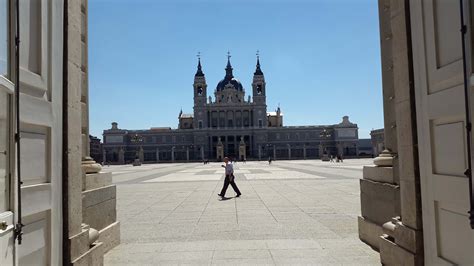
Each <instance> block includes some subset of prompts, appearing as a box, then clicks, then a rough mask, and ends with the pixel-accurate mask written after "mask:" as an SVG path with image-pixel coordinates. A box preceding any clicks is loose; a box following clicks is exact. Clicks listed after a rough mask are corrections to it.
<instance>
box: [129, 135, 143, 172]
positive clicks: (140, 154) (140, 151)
mask: <svg viewBox="0 0 474 266" xmlns="http://www.w3.org/2000/svg"><path fill="white" fill-rule="evenodd" d="M130 141H131V142H132V143H133V144H141V143H143V137H142V136H140V135H138V134H135V135H133V136H132V137H131V138H130ZM141 159H143V148H142V146H141V145H140V147H139V148H138V151H137V152H136V153H135V160H134V161H133V166H140V165H142V160H141Z"/></svg>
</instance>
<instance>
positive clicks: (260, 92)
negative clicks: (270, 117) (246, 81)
mask: <svg viewBox="0 0 474 266" xmlns="http://www.w3.org/2000/svg"><path fill="white" fill-rule="evenodd" d="M252 89H253V102H254V103H255V104H258V105H260V104H261V105H265V104H266V98H267V97H266V91H265V77H264V76H263V72H262V69H260V54H259V52H258V51H257V68H256V69H255V72H254V73H253V82H252Z"/></svg>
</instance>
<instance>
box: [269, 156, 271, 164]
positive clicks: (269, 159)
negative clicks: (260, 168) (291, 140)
mask: <svg viewBox="0 0 474 266" xmlns="http://www.w3.org/2000/svg"><path fill="white" fill-rule="evenodd" d="M268 164H272V157H271V156H270V157H268Z"/></svg>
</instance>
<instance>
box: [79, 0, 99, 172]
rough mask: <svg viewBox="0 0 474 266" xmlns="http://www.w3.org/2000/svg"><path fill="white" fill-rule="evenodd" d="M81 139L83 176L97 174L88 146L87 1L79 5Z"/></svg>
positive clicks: (96, 164) (83, 0)
mask: <svg viewBox="0 0 474 266" xmlns="http://www.w3.org/2000/svg"><path fill="white" fill-rule="evenodd" d="M80 12H81V18H80V20H81V38H80V40H81V50H80V54H81V63H80V65H81V116H82V118H81V138H82V170H83V172H84V173H85V174H90V173H98V172H100V170H101V169H102V167H101V165H100V164H98V163H96V162H95V161H94V160H93V159H92V157H90V144H89V142H90V141H89V69H88V68H89V63H88V49H87V48H88V29H87V26H88V25H87V15H88V14H87V0H82V4H81V10H80Z"/></svg>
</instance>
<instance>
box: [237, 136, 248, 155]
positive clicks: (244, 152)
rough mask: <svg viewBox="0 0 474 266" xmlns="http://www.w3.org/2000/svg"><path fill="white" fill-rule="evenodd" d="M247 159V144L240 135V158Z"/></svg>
mask: <svg viewBox="0 0 474 266" xmlns="http://www.w3.org/2000/svg"><path fill="white" fill-rule="evenodd" d="M242 159H243V160H247V153H246V146H245V141H244V137H243V136H241V137H240V142H239V160H242Z"/></svg>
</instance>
